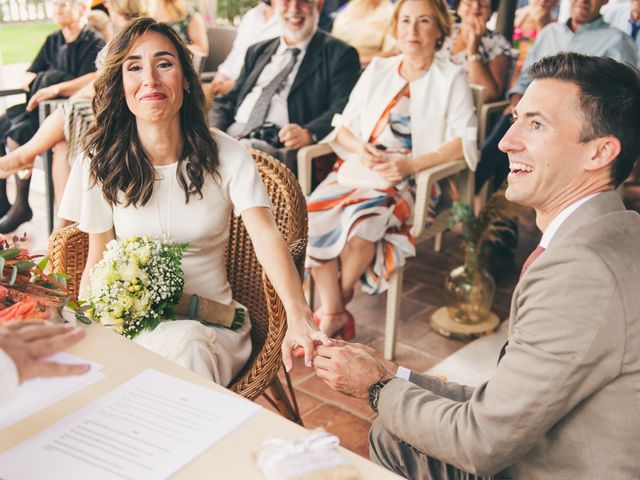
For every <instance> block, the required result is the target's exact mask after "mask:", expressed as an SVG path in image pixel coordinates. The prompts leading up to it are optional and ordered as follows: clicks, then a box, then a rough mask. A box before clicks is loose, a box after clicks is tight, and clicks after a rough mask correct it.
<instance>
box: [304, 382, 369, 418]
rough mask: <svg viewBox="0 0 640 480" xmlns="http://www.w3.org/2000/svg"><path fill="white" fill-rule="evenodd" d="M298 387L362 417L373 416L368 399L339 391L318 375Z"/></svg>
mask: <svg viewBox="0 0 640 480" xmlns="http://www.w3.org/2000/svg"><path fill="white" fill-rule="evenodd" d="M297 389H298V390H300V391H302V392H304V393H306V394H309V395H311V396H313V397H315V398H317V399H320V400H322V402H323V403H325V404H329V405H334V406H337V407H339V408H342V409H343V410H347V411H349V412H350V413H353V414H354V415H357V416H358V417H360V418H364V419H369V418H371V417H372V416H373V412H372V411H371V409H370V408H369V404H368V403H367V401H366V400H362V399H359V398H352V397H348V396H346V395H343V394H341V393H338V392H336V391H334V390H332V389H331V388H330V387H329V386H327V384H326V383H324V381H322V380H321V379H320V378H318V377H316V376H314V377H313V378H310V379H309V380H307V381H305V382H303V383H301V384H300V385H299V386H298V387H297Z"/></svg>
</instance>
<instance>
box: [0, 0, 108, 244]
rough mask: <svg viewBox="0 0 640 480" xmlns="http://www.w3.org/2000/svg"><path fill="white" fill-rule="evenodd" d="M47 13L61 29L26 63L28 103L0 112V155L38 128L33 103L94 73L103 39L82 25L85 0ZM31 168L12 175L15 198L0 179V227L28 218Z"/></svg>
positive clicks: (70, 90) (64, 93) (64, 92)
mask: <svg viewBox="0 0 640 480" xmlns="http://www.w3.org/2000/svg"><path fill="white" fill-rule="evenodd" d="M52 7H53V10H52V19H53V21H54V22H56V23H57V24H58V25H59V26H60V30H58V31H57V32H55V33H52V34H51V35H49V36H48V37H47V39H46V41H45V43H44V45H43V46H42V47H41V48H40V51H39V52H38V55H37V56H36V58H35V60H34V61H33V63H32V64H31V66H30V67H29V68H28V69H27V73H26V75H25V81H24V90H25V91H26V92H27V97H28V99H29V101H28V103H26V104H21V105H16V106H14V107H11V108H10V109H9V110H7V113H6V114H5V115H2V116H0V156H1V155H4V153H5V150H6V151H11V150H15V149H16V148H18V147H19V146H20V145H24V144H25V143H27V142H28V141H29V139H30V138H31V137H32V136H33V135H34V134H35V133H36V130H38V123H39V122H38V109H37V106H38V103H40V102H42V101H44V100H48V99H50V98H55V97H68V96H71V95H73V94H74V93H76V92H77V91H78V90H80V89H81V88H82V87H84V86H85V85H87V84H88V83H90V82H91V81H92V80H93V78H94V77H95V70H96V67H95V60H96V56H97V55H98V52H99V51H100V49H101V48H102V47H103V46H104V40H103V39H102V38H101V37H100V36H99V35H98V34H97V33H95V32H94V31H93V30H91V29H90V28H88V27H86V26H85V23H86V14H87V11H88V7H89V4H88V2H87V0H71V1H66V2H60V1H56V2H53V3H52ZM30 185H31V172H30V171H27V172H26V174H25V175H22V176H16V200H15V202H14V203H13V205H11V204H9V200H8V199H7V189H6V180H0V217H2V219H0V233H8V232H12V231H14V230H15V229H16V228H18V227H19V226H20V225H22V224H23V223H24V222H28V221H29V220H31V217H32V216H33V212H32V211H31V207H30V206H29V187H30Z"/></svg>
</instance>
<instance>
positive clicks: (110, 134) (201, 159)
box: [85, 18, 219, 206]
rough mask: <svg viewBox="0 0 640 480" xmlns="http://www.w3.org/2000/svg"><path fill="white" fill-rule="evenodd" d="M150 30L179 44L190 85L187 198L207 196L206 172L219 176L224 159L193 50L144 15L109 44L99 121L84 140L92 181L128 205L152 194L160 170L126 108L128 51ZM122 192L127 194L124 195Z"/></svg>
mask: <svg viewBox="0 0 640 480" xmlns="http://www.w3.org/2000/svg"><path fill="white" fill-rule="evenodd" d="M150 32H156V33H159V34H161V35H163V36H164V37H166V38H167V39H168V40H169V41H170V42H171V43H172V44H173V45H174V47H175V48H176V50H177V52H178V58H179V60H180V64H181V65H182V71H183V74H184V78H185V80H186V81H187V85H188V88H187V90H186V91H185V92H184V96H183V102H182V107H181V108H180V131H181V134H182V138H183V148H182V153H181V155H180V157H179V158H180V162H184V163H186V164H185V165H184V168H178V169H177V176H178V182H179V184H180V186H181V187H182V189H183V190H184V192H185V197H186V201H187V202H188V201H189V197H190V196H191V195H196V194H197V195H200V197H202V187H203V185H204V179H205V176H206V175H207V174H210V175H215V174H216V169H217V167H218V164H219V160H218V147H217V145H216V143H215V141H214V139H213V137H212V136H211V132H210V131H209V128H208V126H207V121H206V110H205V100H204V93H203V92H202V87H201V86H200V81H199V79H198V75H197V73H196V71H195V70H194V68H193V64H192V61H191V58H192V54H191V53H190V51H189V49H188V48H187V47H186V46H185V44H184V43H183V42H182V40H180V38H179V37H178V35H177V34H176V33H175V32H174V31H173V29H172V28H171V27H170V26H168V25H166V24H164V23H158V22H156V21H155V20H153V19H151V18H139V19H137V20H134V21H132V22H130V23H128V24H127V25H126V26H124V27H122V28H121V29H120V31H119V32H118V34H117V35H116V36H115V37H114V38H113V40H111V42H110V44H109V47H108V48H109V49H108V51H107V56H106V59H105V66H104V70H103V72H102V74H101V75H100V76H99V77H98V79H97V80H96V82H95V84H94V88H95V92H96V94H95V97H94V99H93V111H94V112H95V122H94V124H93V126H92V127H91V128H90V130H89V132H88V133H87V142H86V144H85V151H86V152H87V155H88V157H89V158H90V159H91V176H92V180H93V182H94V183H95V182H98V183H99V184H100V185H101V187H102V192H103V195H104V197H105V198H106V200H107V201H109V202H110V203H112V204H114V205H116V204H118V203H120V201H122V203H123V204H124V206H128V205H135V206H142V205H145V204H146V203H147V202H148V201H149V199H150V198H151V194H152V193H153V183H154V180H155V170H154V169H153V166H152V165H151V161H150V160H149V158H148V156H147V155H146V153H145V152H144V149H143V148H142V145H141V144H140V139H139V138H138V131H137V128H136V118H135V116H134V115H133V114H132V113H131V111H130V110H129V108H128V107H127V103H126V100H125V95H124V88H123V83H122V65H123V63H124V60H125V58H126V57H127V54H128V53H129V50H130V49H131V47H132V46H133V45H134V44H135V43H136V42H137V41H138V40H139V39H140V38H141V37H143V36H144V35H146V34H147V33H150ZM179 167H182V165H180V166H179ZM185 172H186V178H185ZM120 194H123V195H124V199H123V198H122V197H120V198H119V195H120Z"/></svg>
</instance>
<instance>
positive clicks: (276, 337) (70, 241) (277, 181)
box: [49, 150, 307, 424]
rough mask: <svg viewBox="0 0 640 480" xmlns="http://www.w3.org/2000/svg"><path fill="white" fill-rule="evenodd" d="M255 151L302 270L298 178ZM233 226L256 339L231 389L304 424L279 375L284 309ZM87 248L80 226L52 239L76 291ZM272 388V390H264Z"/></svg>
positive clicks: (230, 263) (241, 297) (239, 226)
mask: <svg viewBox="0 0 640 480" xmlns="http://www.w3.org/2000/svg"><path fill="white" fill-rule="evenodd" d="M251 153H252V156H253V159H254V160H255V162H256V165H257V167H258V171H259V172H260V175H261V176H262V180H263V182H264V185H265V187H266V189H267V193H268V194H269V198H270V200H271V204H272V207H273V215H274V217H275V220H276V224H277V226H278V229H279V230H280V232H281V234H282V236H283V237H284V239H285V241H286V243H287V245H288V246H289V250H290V252H291V255H292V257H293V259H294V261H295V264H296V266H297V268H298V272H299V273H300V275H302V269H303V266H304V256H305V250H306V247H307V210H306V204H305V200H304V196H303V195H302V191H301V190H300V187H299V186H298V182H297V180H296V178H295V177H294V176H293V175H292V174H291V172H290V171H289V170H287V169H286V168H284V167H283V166H282V165H281V164H280V162H278V161H277V160H275V159H274V158H273V157H271V156H269V155H267V154H265V153H263V152H259V151H257V150H253V151H252V152H251ZM229 231H230V234H229V241H228V244H227V254H226V265H227V277H228V279H229V283H230V284H231V288H232V290H233V293H234V295H233V298H234V299H236V300H238V301H239V302H240V303H242V304H243V305H245V306H246V307H247V308H248V309H249V312H250V315H251V324H252V329H251V341H252V344H253V348H252V353H251V357H250V358H249V361H248V362H247V364H246V365H245V367H244V369H243V370H242V371H241V372H240V373H239V374H238V376H237V377H236V378H235V379H234V380H233V382H232V383H231V385H229V388H230V389H231V390H233V391H234V392H236V393H238V394H240V395H242V396H244V397H246V398H248V399H250V400H255V399H256V398H257V397H259V396H260V395H265V398H266V399H267V400H268V401H269V402H270V403H271V404H272V405H273V406H274V407H275V408H277V409H278V411H279V412H280V413H281V414H282V415H284V416H285V417H287V418H289V419H290V420H293V421H296V422H298V423H300V424H301V423H302V421H301V419H300V413H299V410H298V407H297V402H296V399H295V394H294V392H293V389H292V387H291V381H290V379H289V376H288V374H286V372H285V375H286V380H287V385H288V387H289V394H290V396H291V399H289V398H287V395H286V393H285V390H284V388H283V386H282V383H281V382H280V379H279V378H278V375H277V372H278V370H279V368H280V366H281V365H282V356H281V352H280V347H281V345H282V341H283V339H284V335H285V332H286V328H287V321H286V317H285V312H284V308H283V306H282V303H281V302H280V299H279V298H278V296H277V295H276V293H275V290H274V289H273V286H272V285H271V282H270V281H269V279H268V278H267V276H266V274H265V273H264V272H263V270H262V267H261V266H260V263H259V262H258V260H257V258H256V256H255V254H254V250H253V246H252V243H251V239H250V238H249V235H248V234H247V231H246V230H245V228H244V225H243V223H242V220H241V219H240V218H234V217H233V215H232V216H231V219H230V223H229ZM88 248H89V241H88V235H87V234H85V233H84V232H81V231H79V230H78V228H77V226H76V225H71V226H69V227H66V228H64V229H62V230H58V231H56V232H54V233H53V235H51V237H50V239H49V257H50V259H51V264H52V269H53V271H56V272H63V273H66V274H67V275H70V277H69V278H68V280H67V285H68V287H69V289H70V291H71V292H72V294H73V295H74V296H77V294H78V288H79V286H80V278H81V275H82V271H83V270H84V265H85V262H86V258H87V253H88ZM267 389H269V392H270V394H271V395H268V394H266V393H265V390H267Z"/></svg>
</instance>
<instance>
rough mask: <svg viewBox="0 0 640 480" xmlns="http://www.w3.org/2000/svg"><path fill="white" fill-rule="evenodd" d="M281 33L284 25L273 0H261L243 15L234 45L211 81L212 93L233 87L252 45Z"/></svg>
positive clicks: (221, 92) (218, 92)
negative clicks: (276, 13)
mask: <svg viewBox="0 0 640 480" xmlns="http://www.w3.org/2000/svg"><path fill="white" fill-rule="evenodd" d="M281 35H282V25H281V24H280V19H279V18H278V17H277V16H276V15H274V11H273V7H272V6H271V0H261V1H260V3H258V5H256V6H255V7H253V8H252V9H251V10H249V11H248V12H247V13H245V14H244V15H243V16H242V20H241V21H240V25H238V30H237V31H236V38H235V40H234V41H233V47H232V48H231V51H230V52H229V55H227V58H225V60H224V62H222V63H221V64H220V65H219V66H218V71H217V72H216V76H215V77H214V78H213V82H211V87H210V91H211V94H212V95H213V96H216V95H220V94H224V93H227V92H228V91H229V90H231V89H232V88H233V85H234V84H235V83H236V79H237V78H238V75H240V70H241V69H242V64H243V62H244V57H245V55H246V54H247V49H248V48H249V47H250V46H251V45H253V44H254V43H259V42H262V41H263V40H268V39H270V38H274V37H279V36H281ZM214 48H215V47H214Z"/></svg>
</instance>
